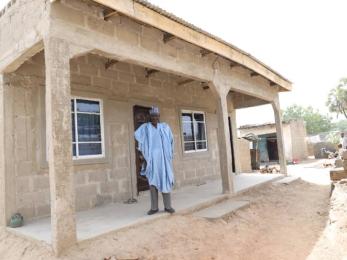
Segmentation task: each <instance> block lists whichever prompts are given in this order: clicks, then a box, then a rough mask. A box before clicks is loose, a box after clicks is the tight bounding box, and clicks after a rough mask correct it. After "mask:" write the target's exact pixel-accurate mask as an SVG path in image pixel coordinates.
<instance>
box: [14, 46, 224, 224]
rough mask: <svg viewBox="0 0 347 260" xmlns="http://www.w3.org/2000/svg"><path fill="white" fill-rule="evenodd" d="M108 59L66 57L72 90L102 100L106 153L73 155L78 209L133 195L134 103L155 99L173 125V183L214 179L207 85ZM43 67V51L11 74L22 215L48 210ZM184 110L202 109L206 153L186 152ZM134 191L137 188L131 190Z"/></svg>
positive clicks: (211, 112)
mask: <svg viewBox="0 0 347 260" xmlns="http://www.w3.org/2000/svg"><path fill="white" fill-rule="evenodd" d="M106 62H107V59H106V58H104V57H101V56H98V55H94V54H88V55H86V56H82V57H79V58H76V59H73V60H72V61H71V88H72V96H78V97H85V98H88V97H90V98H98V99H101V100H102V101H103V106H104V111H103V112H104V131H105V149H106V157H105V158H103V159H93V160H78V161H75V162H74V171H75V187H76V205H77V210H83V209H89V208H92V207H95V206H99V205H102V204H104V203H109V202H118V201H124V200H126V199H128V198H130V196H131V189H132V185H131V176H132V174H133V173H134V172H133V171H132V169H133V168H132V167H134V162H133V159H132V157H131V153H133V152H134V149H135V148H134V146H133V141H132V138H133V127H134V126H133V124H134V123H133V106H134V105H145V106H151V105H159V107H160V109H161V116H162V121H164V122H167V123H168V124H169V125H170V126H171V128H172V130H173V133H174V137H175V158H174V171H175V177H176V187H180V186H183V185H188V184H194V183H198V182H201V181H203V180H206V179H216V178H219V158H218V142H217V121H216V120H217V119H216V114H215V103H214V100H213V99H212V98H211V93H210V91H209V90H203V88H202V87H201V85H200V83H194V82H193V83H190V84H186V85H181V86H179V85H178V84H177V83H178V82H179V81H181V80H182V78H180V77H178V76H174V75H170V74H167V73H163V72H159V73H155V74H153V75H151V76H150V77H146V76H145V75H146V71H145V68H143V67H141V66H137V65H131V64H128V63H124V62H119V63H117V64H115V65H113V66H111V67H110V68H109V69H107V70H106V69H105V63H106ZM44 73H45V67H44V55H43V53H42V52H41V53H39V54H37V55H35V56H34V57H33V58H32V59H30V60H29V61H27V62H26V63H25V64H23V65H22V66H21V67H20V69H19V70H17V71H16V73H13V74H11V75H10V82H11V83H10V84H11V87H13V93H14V94H13V96H14V102H13V116H12V120H13V134H14V137H15V138H14V139H15V144H14V146H15V156H14V158H13V164H14V165H15V173H14V174H15V183H16V208H17V209H18V211H19V212H21V213H22V214H23V215H24V217H25V218H26V219H30V218H34V217H40V216H46V215H49V213H50V202H49V199H50V198H49V179H48V165H47V159H46V144H45V97H44V92H45V91H44V89H45V77H44ZM181 109H192V110H198V111H204V112H205V113H206V121H207V134H208V151H207V152H199V153H193V154H185V153H183V150H182V140H181V126H180V111H181ZM133 177H134V176H133ZM135 180H136V179H135ZM133 192H134V194H136V190H134V191H133Z"/></svg>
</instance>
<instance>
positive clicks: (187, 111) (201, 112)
mask: <svg viewBox="0 0 347 260" xmlns="http://www.w3.org/2000/svg"><path fill="white" fill-rule="evenodd" d="M183 113H187V114H192V119H193V121H192V122H193V125H194V121H195V119H194V114H203V115H204V121H203V122H204V128H205V137H206V139H205V140H200V141H197V140H195V136H193V138H194V141H184V135H183V123H184V122H187V121H183V120H182V114H183ZM180 121H181V136H182V144H183V145H182V148H183V152H184V153H200V152H206V151H207V150H208V138H207V128H206V113H205V112H204V111H197V110H181V113H180ZM189 122H190V121H189ZM199 122H200V121H199ZM197 142H206V148H205V149H196V147H197V146H196V143H197ZM186 143H194V144H195V150H190V151H186V150H185V148H184V145H185V144H186Z"/></svg>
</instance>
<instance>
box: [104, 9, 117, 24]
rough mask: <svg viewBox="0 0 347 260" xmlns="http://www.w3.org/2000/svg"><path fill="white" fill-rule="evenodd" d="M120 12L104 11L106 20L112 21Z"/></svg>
mask: <svg viewBox="0 0 347 260" xmlns="http://www.w3.org/2000/svg"><path fill="white" fill-rule="evenodd" d="M117 13H118V12H117V11H114V10H112V11H106V10H105V11H104V20H105V21H107V20H108V19H110V18H111V17H112V16H114V15H116V14H117Z"/></svg>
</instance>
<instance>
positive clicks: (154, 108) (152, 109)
mask: <svg viewBox="0 0 347 260" xmlns="http://www.w3.org/2000/svg"><path fill="white" fill-rule="evenodd" d="M149 114H150V115H159V108H158V107H152V108H151V110H149Z"/></svg>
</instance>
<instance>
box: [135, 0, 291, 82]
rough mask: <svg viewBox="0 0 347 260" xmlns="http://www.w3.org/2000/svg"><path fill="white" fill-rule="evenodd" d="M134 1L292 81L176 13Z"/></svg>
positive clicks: (144, 2)
mask: <svg viewBox="0 0 347 260" xmlns="http://www.w3.org/2000/svg"><path fill="white" fill-rule="evenodd" d="M134 2H136V3H139V4H141V5H143V6H146V7H147V8H149V9H151V10H153V11H155V12H157V13H159V14H161V15H163V16H165V17H167V18H169V19H171V20H173V21H175V22H177V23H180V24H182V25H184V26H187V27H189V28H191V29H192V30H194V31H197V32H199V33H202V34H204V35H206V36H208V37H210V38H212V39H215V40H216V41H219V42H221V43H223V44H225V45H227V46H229V47H231V48H233V49H235V50H237V51H238V52H240V53H242V54H244V55H246V56H248V57H250V58H252V59H253V60H255V61H256V62H257V63H259V64H261V65H262V66H263V67H265V68H267V69H268V70H270V71H271V72H273V73H275V74H276V75H278V76H279V77H281V78H282V79H284V80H286V81H287V82H289V83H292V82H291V81H289V80H288V79H286V78H285V77H283V76H282V75H281V74H279V73H278V72H277V71H275V70H273V69H272V68H271V67H269V66H268V65H266V64H264V63H263V62H262V61H260V60H258V59H257V58H255V57H254V56H252V55H251V54H249V53H247V52H245V51H243V50H241V49H240V48H238V47H236V46H235V45H233V44H231V43H229V42H227V41H225V40H223V39H221V38H219V37H217V36H215V35H213V34H211V33H209V32H207V31H205V30H203V29H201V28H199V27H197V26H195V25H194V24H191V23H189V22H187V21H185V20H183V19H182V18H180V17H178V16H176V15H174V14H172V13H170V12H168V11H166V10H164V9H162V8H160V7H158V6H156V5H153V4H151V3H150V2H148V1H146V0H134Z"/></svg>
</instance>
